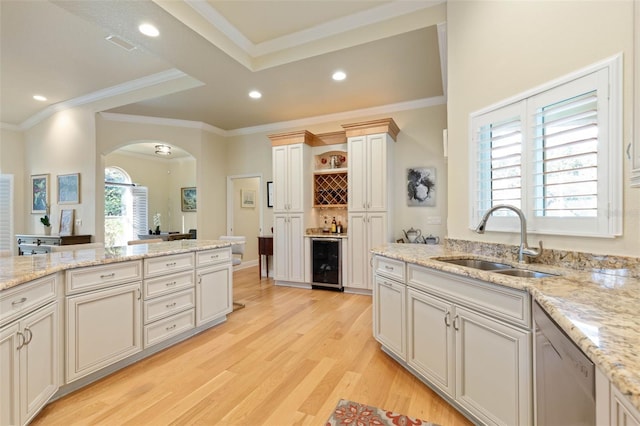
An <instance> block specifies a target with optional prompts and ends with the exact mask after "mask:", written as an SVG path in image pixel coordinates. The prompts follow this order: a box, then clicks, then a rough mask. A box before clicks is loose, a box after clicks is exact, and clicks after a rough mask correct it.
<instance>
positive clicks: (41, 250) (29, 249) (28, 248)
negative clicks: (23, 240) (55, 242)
mask: <svg viewBox="0 0 640 426" xmlns="http://www.w3.org/2000/svg"><path fill="white" fill-rule="evenodd" d="M20 252H22V255H23V256H29V255H32V254H47V253H51V246H50V245H46V246H39V245H36V244H20Z"/></svg>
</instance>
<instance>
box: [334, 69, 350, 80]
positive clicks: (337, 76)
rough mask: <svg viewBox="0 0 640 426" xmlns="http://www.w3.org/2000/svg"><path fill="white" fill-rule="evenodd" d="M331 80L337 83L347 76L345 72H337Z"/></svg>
mask: <svg viewBox="0 0 640 426" xmlns="http://www.w3.org/2000/svg"><path fill="white" fill-rule="evenodd" d="M331 78H333V79H334V80H335V81H342V80H344V79H345V78H347V74H345V72H344V71H336V72H334V73H333V75H332V76H331Z"/></svg>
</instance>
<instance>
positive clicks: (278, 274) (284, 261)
mask: <svg viewBox="0 0 640 426" xmlns="http://www.w3.org/2000/svg"><path fill="white" fill-rule="evenodd" d="M304 261H305V250H304V215H302V214H275V215H274V216H273V265H274V279H275V280H276V281H290V282H304Z"/></svg>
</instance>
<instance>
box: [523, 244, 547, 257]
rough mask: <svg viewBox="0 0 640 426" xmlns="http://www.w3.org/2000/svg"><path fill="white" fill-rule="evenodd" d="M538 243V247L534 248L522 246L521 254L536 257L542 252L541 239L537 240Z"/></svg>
mask: <svg viewBox="0 0 640 426" xmlns="http://www.w3.org/2000/svg"><path fill="white" fill-rule="evenodd" d="M538 245H539V246H540V248H539V249H534V248H530V247H524V248H523V249H522V254H524V255H526V256H527V257H531V258H536V257H538V256H540V255H541V254H542V240H540V241H538Z"/></svg>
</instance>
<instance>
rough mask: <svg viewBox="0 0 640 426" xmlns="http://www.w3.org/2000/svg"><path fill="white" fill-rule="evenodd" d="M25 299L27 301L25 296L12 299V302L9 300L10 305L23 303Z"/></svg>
mask: <svg viewBox="0 0 640 426" xmlns="http://www.w3.org/2000/svg"><path fill="white" fill-rule="evenodd" d="M26 301H27V298H26V297H22V298H20V299H19V300H14V301H13V302H11V306H15V305H20V304H22V303H24V302H26Z"/></svg>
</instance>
